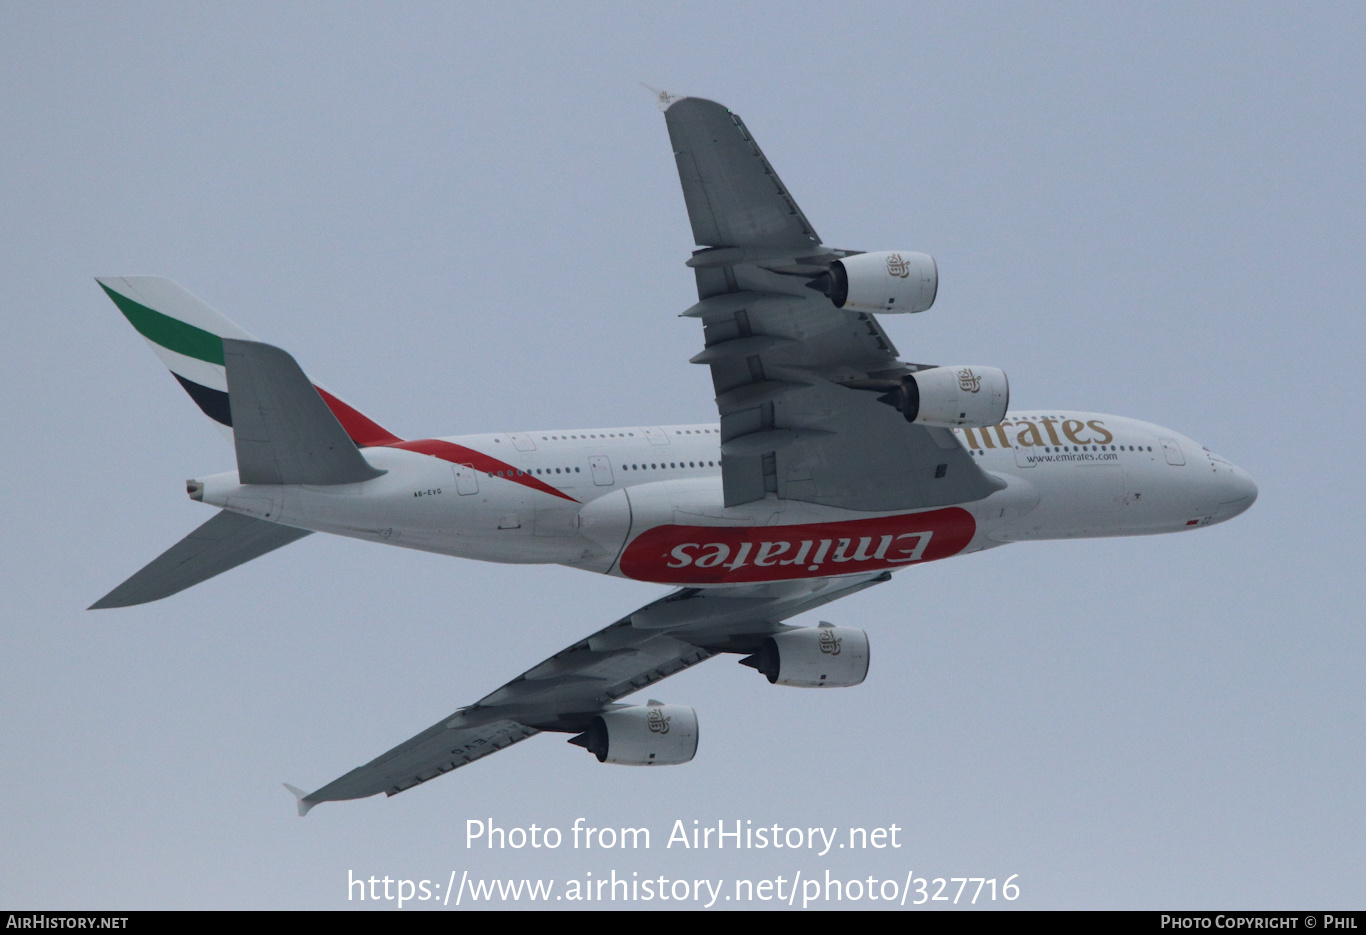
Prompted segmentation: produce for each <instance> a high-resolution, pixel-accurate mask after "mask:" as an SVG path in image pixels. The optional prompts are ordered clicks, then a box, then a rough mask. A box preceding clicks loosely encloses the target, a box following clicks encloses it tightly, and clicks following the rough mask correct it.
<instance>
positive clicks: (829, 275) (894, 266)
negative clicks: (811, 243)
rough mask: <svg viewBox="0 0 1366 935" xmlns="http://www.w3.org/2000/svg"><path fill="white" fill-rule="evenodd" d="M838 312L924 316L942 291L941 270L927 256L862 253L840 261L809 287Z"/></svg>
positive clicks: (905, 253)
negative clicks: (823, 295) (828, 299)
mask: <svg viewBox="0 0 1366 935" xmlns="http://www.w3.org/2000/svg"><path fill="white" fill-rule="evenodd" d="M807 285H808V286H810V287H811V288H812V289H815V290H816V291H817V292H822V293H824V294H825V295H827V296H829V297H830V301H831V302H834V303H835V307H836V308H851V309H855V310H857V311H861V312H923V311H925V309H927V308H929V307H930V306H931V305H933V304H934V296H935V293H937V292H938V291H939V269H938V267H936V266H935V263H934V257H932V256H928V255H926V254H924V253H907V252H904V251H902V252H896V253H893V252H891V251H884V252H882V253H858V254H855V255H854V256H847V257H845V258H844V259H842V260H836V261H835V262H834V263H832V264H831V265H830V271H829V272H826V273H822V274H821V275H820V276H818V277H816V278H815V279H813V280H812V281H811V282H809V283H807Z"/></svg>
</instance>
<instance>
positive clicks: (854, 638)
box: [740, 623, 868, 688]
mask: <svg viewBox="0 0 1366 935" xmlns="http://www.w3.org/2000/svg"><path fill="white" fill-rule="evenodd" d="M740 665H742V666H749V667H750V668H751V669H758V670H759V671H760V672H762V673H763V674H764V675H765V676H766V677H767V678H768V681H769V683H770V684H773V685H793V686H796V687H797V688H848V687H850V686H851V685H858V684H860V683H861V682H862V681H863V680H864V679H865V678H867V676H868V634H867V633H865V632H863V631H862V630H859V629H855V628H854V627H837V626H832V625H831V624H828V623H822V624H821V625H820V626H818V627H802V628H800V629H793V630H784V631H783V632H782V633H777V634H775V635H773V636H770V637H769V638H768V639H766V640H764V642H763V643H762V644H761V645H760V646H759V649H758V651H757V652H755V653H754V655H752V656H746V657H745V658H744V659H741V660H740Z"/></svg>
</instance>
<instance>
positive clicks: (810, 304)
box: [662, 97, 1004, 511]
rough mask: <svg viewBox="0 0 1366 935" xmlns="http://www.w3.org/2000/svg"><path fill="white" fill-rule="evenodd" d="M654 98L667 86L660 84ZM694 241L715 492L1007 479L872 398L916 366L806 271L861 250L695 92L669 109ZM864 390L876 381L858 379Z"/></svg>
mask: <svg viewBox="0 0 1366 935" xmlns="http://www.w3.org/2000/svg"><path fill="white" fill-rule="evenodd" d="M662 99H664V98H662ZM664 118H665V122H666V124H667V125H668V128H669V140H670V142H671V143H672V144H673V149H674V156H675V158H676V159H677V162H678V175H679V180H680V181H681V183H682V186H683V199H684V201H685V202H686V204H687V208H688V218H689V220H690V221H691V222H692V229H693V238H694V242H695V243H697V244H698V245H699V246H701V247H703V248H704V249H700V250H697V251H696V252H694V253H693V255H692V258H691V259H690V260H688V266H690V267H692V268H693V269H694V271H695V273H696V277H697V295H698V299H699V301H698V302H697V304H696V305H694V306H692V307H691V308H689V309H688V310H687V311H685V312H684V313H683V314H684V315H685V316H688V317H693V318H700V319H702V324H703V330H704V334H705V340H706V349H705V350H703V351H702V353H700V354H698V355H696V356H695V357H693V358H692V362H693V363H697V364H706V365H708V366H709V367H710V368H711V374H712V383H713V386H714V387H715V390H716V405H717V409H718V411H719V413H720V416H721V452H722V456H723V457H722V462H721V464H722V468H721V476H722V483H723V488H724V492H725V503H726V506H736V505H738V504H741V503H748V502H749V501H751V500H759V499H762V498H763V497H764V496H765V495H766V494H769V493H773V494H776V495H777V496H779V497H781V498H784V499H790V500H804V501H807V502H810V503H820V504H825V505H828V506H835V507H842V508H844V509H851V510H867V511H892V510H912V509H923V508H927V507H934V506H944V505H948V504H953V503H966V502H969V501H972V500H979V499H981V498H983V497H985V496H988V495H989V494H991V493H992V492H993V491H996V490H998V489H1000V488H1001V487H1002V486H1004V485H1003V483H1002V482H1001V481H999V480H997V479H996V478H994V477H991V476H990V475H988V474H986V473H985V472H983V471H982V470H981V468H979V467H978V466H977V463H976V461H975V460H974V459H973V458H972V457H971V456H970V455H969V454H968V452H967V451H966V450H965V449H964V448H963V447H962V445H960V444H959V443H958V440H957V438H956V437H955V436H954V434H953V433H952V432H951V431H949V430H948V429H942V428H929V427H926V426H922V425H912V424H910V423H908V422H907V421H906V420H905V419H904V418H903V417H902V416H901V413H900V412H899V411H897V410H896V409H894V408H892V407H891V406H887V405H883V404H882V403H881V402H879V401H878V396H879V394H880V393H881V392H885V391H886V390H887V389H888V388H889V387H892V386H897V385H899V381H900V379H901V377H902V376H903V375H904V374H907V373H911V372H913V371H915V370H916V369H919V366H918V365H915V364H906V363H903V362H902V361H900V360H898V359H897V350H896V348H895V347H893V346H892V342H891V339H890V338H888V337H887V334H886V333H885V332H884V331H883V330H882V327H881V326H880V325H879V324H878V321H877V318H876V317H874V316H873V315H872V314H870V313H868V312H861V311H855V310H852V309H849V308H843V309H841V308H836V307H835V305H834V304H833V303H832V302H831V301H830V299H828V298H827V297H826V296H824V295H822V294H820V293H819V292H816V291H813V290H812V289H810V288H807V284H808V283H810V282H812V281H813V280H815V279H817V278H818V277H820V276H821V275H822V274H824V273H826V272H828V271H829V269H830V266H831V264H832V263H833V262H834V261H836V260H838V259H842V258H844V257H848V256H852V255H854V254H856V253H857V251H847V250H832V249H830V248H828V247H825V246H823V245H822V244H821V242H820V238H819V237H817V236H816V233H815V231H814V230H813V229H812V227H811V224H810V222H809V221H807V219H806V216H805V215H804V214H803V213H802V211H801V209H800V208H798V207H797V203H796V202H795V201H794V200H793V198H792V195H791V194H790V193H789V192H788V190H787V188H786V186H784V185H783V183H782V181H781V180H780V179H779V178H778V175H777V173H775V172H774V171H773V167H772V166H771V165H769V163H768V160H767V159H765V158H764V154H763V152H762V151H761V150H760V149H759V145H758V143H756V142H755V141H754V138H753V137H752V136H751V135H750V133H749V131H748V129H746V127H745V124H744V122H743V121H742V120H741V119H740V118H739V117H738V116H737V115H735V114H733V113H731V112H730V111H729V110H727V109H726V108H725V107H723V106H721V105H720V104H717V103H715V102H713V101H705V100H701V99H699V98H688V97H685V98H676V99H675V98H672V97H668V98H667V107H666V109H665V111H664ZM869 390H874V392H869Z"/></svg>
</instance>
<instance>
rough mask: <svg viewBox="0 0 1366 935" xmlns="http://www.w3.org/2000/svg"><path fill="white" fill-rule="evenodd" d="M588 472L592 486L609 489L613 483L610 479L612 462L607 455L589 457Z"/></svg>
mask: <svg viewBox="0 0 1366 935" xmlns="http://www.w3.org/2000/svg"><path fill="white" fill-rule="evenodd" d="M588 470H589V471H591V472H592V474H593V484H594V485H595V486H597V487H611V486H612V484H614V483H615V481H614V480H613V479H612V462H611V460H610V459H609V458H608V457H607V455H590V456H589V458H588Z"/></svg>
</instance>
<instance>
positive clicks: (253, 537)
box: [90, 510, 310, 610]
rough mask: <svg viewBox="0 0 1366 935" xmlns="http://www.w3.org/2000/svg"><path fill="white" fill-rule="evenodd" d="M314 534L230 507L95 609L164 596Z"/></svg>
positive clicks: (103, 600) (107, 596) (123, 605)
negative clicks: (230, 511) (243, 513)
mask: <svg viewBox="0 0 1366 935" xmlns="http://www.w3.org/2000/svg"><path fill="white" fill-rule="evenodd" d="M309 534H310V530H307V529H295V528H294V527H293V526H280V525H278V524H276V523H271V522H267V521H266V520H263V519H253V518H252V517H250V516H242V515H241V514H239V513H229V512H227V511H226V510H225V511H223V512H222V513H219V514H218V515H217V516H215V517H214V518H213V519H211V520H209V521H208V522H207V523H205V524H204V525H202V526H200V527H199V528H198V529H196V530H195V531H194V532H192V533H190V534H189V535H188V536H186V537H185V538H184V539H181V540H180V541H179V542H177V543H176V544H175V545H173V546H171V547H170V548H169V549H167V550H166V551H165V552H163V553H161V555H159V556H158V557H157V558H155V559H153V560H152V562H151V564H149V565H148V566H147V567H145V568H143V569H142V570H141V571H139V572H138V573H137V574H135V575H133V577H131V578H129V579H128V580H127V581H125V582H124V583H123V584H121V585H119V586H118V587H117V588H115V589H114V590H112V591H110V592H109V593H108V594H106V595H105V596H104V597H102V598H100V599H99V600H98V601H96V602H95V603H94V604H92V605H90V609H91V610H104V609H106V608H109V607H132V606H133V605H134V604H146V603H147V602H148V601H159V600H161V599H162V598H163V597H170V596H171V595H172V594H176V593H177V592H180V591H183V590H185V589H186V588H188V587H190V586H191V585H194V584H199V583H200V582H201V581H208V580H209V579H210V578H212V577H214V576H215V575H220V574H222V573H223V572H225V571H227V570H228V569H229V568H236V567H237V566H238V565H241V564H243V563H245V562H249V561H251V560H252V559H253V558H260V557H261V556H262V555H265V554H266V553H267V552H273V551H275V550H276V549H278V548H279V547H280V546H282V545H289V544H290V543H291V542H294V541H296V540H299V539H302V538H303V537H304V536H307V535H309Z"/></svg>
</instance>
